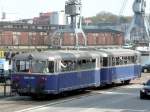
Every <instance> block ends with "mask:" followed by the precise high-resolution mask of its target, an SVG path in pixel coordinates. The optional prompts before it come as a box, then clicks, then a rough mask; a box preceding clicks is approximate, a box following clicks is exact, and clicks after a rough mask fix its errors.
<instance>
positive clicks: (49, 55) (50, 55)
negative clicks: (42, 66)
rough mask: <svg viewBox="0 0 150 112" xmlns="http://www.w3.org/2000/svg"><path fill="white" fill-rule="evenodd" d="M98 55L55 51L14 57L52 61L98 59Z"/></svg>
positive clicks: (85, 52) (75, 51) (83, 52)
mask: <svg viewBox="0 0 150 112" xmlns="http://www.w3.org/2000/svg"><path fill="white" fill-rule="evenodd" d="M98 56H99V53H96V52H92V51H90V53H89V51H77V50H69V51H66V50H57V51H43V52H32V53H24V54H19V55H16V56H15V57H14V59H18V60H27V59H41V60H46V59H48V60H54V59H70V60H71V59H76V58H92V57H98Z"/></svg>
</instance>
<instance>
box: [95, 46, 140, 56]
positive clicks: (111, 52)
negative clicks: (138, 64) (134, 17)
mask: <svg viewBox="0 0 150 112" xmlns="http://www.w3.org/2000/svg"><path fill="white" fill-rule="evenodd" d="M98 51H99V52H102V53H105V55H107V56H132V55H135V54H136V55H140V52H138V51H135V50H130V49H121V48H120V49H98Z"/></svg>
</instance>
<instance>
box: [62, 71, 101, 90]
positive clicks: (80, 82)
mask: <svg viewBox="0 0 150 112" xmlns="http://www.w3.org/2000/svg"><path fill="white" fill-rule="evenodd" d="M99 74H100V73H99V70H91V71H82V72H72V73H64V74H60V75H59V91H60V92H62V91H69V90H74V89H81V88H86V87H91V86H96V87H97V86H99V85H100V75H99Z"/></svg>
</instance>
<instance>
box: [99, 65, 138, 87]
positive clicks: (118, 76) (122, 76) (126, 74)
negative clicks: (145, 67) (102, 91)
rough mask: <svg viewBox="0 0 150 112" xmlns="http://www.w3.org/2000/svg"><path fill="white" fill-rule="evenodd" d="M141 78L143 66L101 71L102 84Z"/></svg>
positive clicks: (103, 69)
mask: <svg viewBox="0 0 150 112" xmlns="http://www.w3.org/2000/svg"><path fill="white" fill-rule="evenodd" d="M140 76H141V66H140V65H131V66H119V67H108V68H102V69H101V75H100V78H101V84H111V83H112V82H115V81H124V80H131V79H134V78H137V77H140Z"/></svg>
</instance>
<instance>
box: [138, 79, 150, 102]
mask: <svg viewBox="0 0 150 112" xmlns="http://www.w3.org/2000/svg"><path fill="white" fill-rule="evenodd" d="M147 96H150V80H148V81H147V82H146V83H143V87H142V89H141V90H140V98H141V99H144V98H146V97H147Z"/></svg>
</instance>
